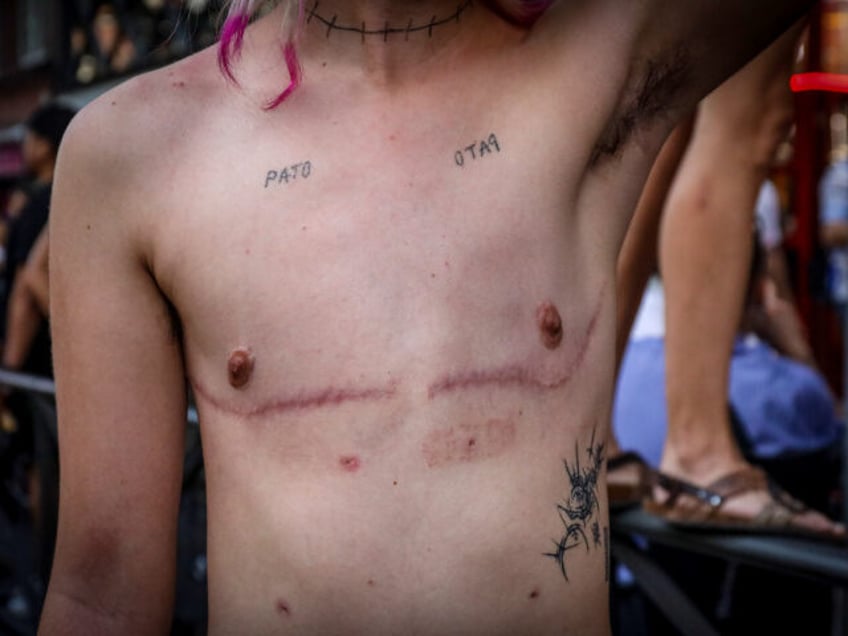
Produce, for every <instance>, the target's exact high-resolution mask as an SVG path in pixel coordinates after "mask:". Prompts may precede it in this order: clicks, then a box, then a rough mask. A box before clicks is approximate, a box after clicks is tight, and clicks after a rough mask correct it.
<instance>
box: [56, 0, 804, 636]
mask: <svg viewBox="0 0 848 636" xmlns="http://www.w3.org/2000/svg"><path fill="white" fill-rule="evenodd" d="M734 3H735V0H733V1H732V2H731V0H728V1H727V2H715V0H711V1H710V2H707V1H706V0H704V1H700V0H699V1H697V2H692V3H691V6H690V5H689V4H687V3H680V2H679V0H669V2H662V1H659V0H657V1H654V2H648V1H645V2H626V3H625V2H620V0H606V1H603V0H602V1H598V2H591V3H590V2H577V3H562V5H556V6H555V7H554V8H553V9H551V10H550V11H549V13H548V14H547V15H546V16H544V17H543V18H542V20H541V21H540V22H539V23H538V24H537V25H536V27H534V28H533V29H532V30H531V31H525V30H522V29H519V28H516V27H514V26H510V25H509V24H508V23H506V22H504V21H503V20H502V19H501V18H499V17H497V16H496V15H495V14H494V13H492V12H490V11H489V10H487V9H485V8H484V7H483V6H482V5H479V4H478V5H476V6H473V7H469V8H468V10H467V11H465V12H464V13H463V15H462V17H461V20H460V21H459V22H457V23H451V24H448V25H444V26H443V27H439V29H442V30H441V31H439V30H434V33H433V35H432V38H428V37H426V36H424V42H425V43H426V45H425V44H422V43H420V42H419V43H416V42H415V38H414V35H415V34H412V35H410V37H409V41H406V42H394V43H393V42H383V41H382V36H379V38H380V39H379V41H377V42H374V41H371V40H369V41H366V42H364V43H363V42H361V41H360V36H359V35H358V34H356V35H354V34H351V33H346V32H338V33H333V34H332V35H331V37H326V34H325V31H326V27H325V26H323V25H322V24H321V23H320V22H319V21H317V20H315V21H312V22H310V24H308V25H306V29H305V31H304V35H303V38H302V40H301V42H300V51H301V56H302V61H303V66H304V71H305V80H304V84H303V86H302V87H301V88H300V89H299V90H298V91H297V92H296V93H295V94H294V96H293V97H292V98H291V99H290V100H289V101H287V102H285V103H284V104H283V105H282V106H280V107H279V108H277V109H274V110H271V111H265V110H263V109H262V108H261V106H262V103H263V102H264V101H265V100H267V99H269V98H270V97H273V96H274V94H276V93H277V92H279V90H280V89H281V88H282V87H283V86H284V85H285V82H286V75H285V71H284V69H285V67H284V65H283V63H282V59H281V56H280V52H279V45H278V42H277V38H278V24H279V17H276V19H275V15H274V14H272V15H270V16H268V17H267V18H264V19H262V20H260V21H258V22H257V23H256V24H255V25H254V26H252V27H251V28H250V29H249V30H248V35H247V38H246V44H245V50H244V53H243V56H242V59H241V61H240V62H239V63H238V64H237V65H236V67H235V70H236V76H237V78H238V80H239V83H240V86H238V87H237V86H234V85H232V84H228V83H227V82H226V81H225V80H224V79H223V77H222V76H221V74H220V73H219V71H218V69H217V66H216V64H215V53H214V51H213V50H209V51H204V52H201V53H200V54H198V55H195V56H193V57H191V58H189V59H188V60H185V61H183V62H180V63H178V64H176V65H174V66H172V67H169V68H166V69H163V70H160V71H157V72H155V73H152V74H149V75H146V76H143V77H141V78H138V79H136V80H133V81H132V82H130V83H128V84H127V85H124V86H123V87H120V88H119V89H117V90H115V91H113V92H111V93H109V94H107V95H105V96H104V97H102V98H101V99H100V100H98V101H97V102H96V103H95V104H93V105H92V106H90V107H89V108H88V109H87V110H86V112H85V113H83V115H82V116H81V117H80V118H79V119H78V121H77V122H76V123H75V125H74V127H73V129H72V130H71V132H70V138H69V139H70V140H69V141H68V142H67V143H66V147H65V149H64V150H63V156H62V158H61V161H62V164H61V166H60V173H59V176H58V178H57V185H56V195H55V197H56V198H55V203H54V218H53V221H52V226H51V243H50V245H51V275H52V276H53V290H52V294H53V297H52V302H53V315H54V331H55V341H56V364H57V377H58V382H59V401H60V418H61V420H60V431H61V432H60V436H61V439H60V443H61V444H62V469H63V480H64V481H63V490H62V500H61V513H60V538H59V545H58V550H57V555H56V569H55V574H54V577H53V580H52V581H51V586H50V594H49V598H48V603H47V607H46V610H45V618H44V623H43V630H44V632H45V633H53V631H51V630H55V629H57V626H60V627H63V628H64V627H65V626H67V625H80V629H81V633H87V634H90V633H97V631H98V630H101V631H103V633H117V632H116V631H115V630H116V627H118V626H120V628H121V629H120V630H119V631H120V633H130V632H132V631H133V630H135V631H136V632H137V633H150V632H151V630H152V631H155V630H157V629H159V630H161V629H163V625H167V621H168V609H169V607H170V603H171V597H172V589H171V587H172V583H171V581H172V578H173V571H172V570H173V565H172V563H173V553H174V536H175V523H176V506H177V500H178V492H179V474H180V473H179V471H180V461H181V450H182V434H183V429H182V415H183V413H184V407H185V391H184V387H185V385H186V383H187V382H188V383H189V384H190V385H191V387H192V388H193V391H194V394H195V396H196V399H197V405H198V409H199V412H200V417H201V427H202V435H203V443H204V455H205V460H206V466H207V483H208V487H207V490H208V510H209V512H208V519H209V527H208V534H209V539H208V556H209V594H210V598H209V604H210V633H212V634H276V633H299V634H358V633H361V634H366V633H368V634H549V633H550V634H561V633H575V634H592V633H597V634H604V633H607V632H608V620H607V601H606V597H607V579H608V574H609V573H608V569H607V568H608V566H607V565H606V563H607V558H608V548H609V546H608V526H609V522H608V518H607V513H606V510H605V499H606V497H605V489H604V484H603V471H602V469H603V457H604V451H603V439H602V437H603V435H602V430H603V421H604V419H605V418H606V417H607V416H608V410H609V404H610V398H611V390H612V368H613V345H614V333H613V328H614V298H613V290H614V269H615V259H616V254H617V250H618V246H619V244H620V241H621V239H622V237H623V234H624V231H625V228H626V224H627V222H628V220H629V215H630V212H631V210H632V207H633V205H634V203H635V200H636V198H637V196H638V194H639V191H640V188H641V185H642V183H643V181H644V179H645V177H646V174H647V171H648V169H649V168H650V164H651V161H652V159H653V157H654V156H655V154H656V152H657V150H658V148H659V146H660V144H661V142H662V140H663V139H664V137H665V135H666V134H667V132H668V131H669V129H670V127H671V125H672V124H673V123H674V120H675V118H676V116H677V115H679V114H680V113H681V112H682V111H683V110H684V109H686V108H688V107H691V106H692V105H694V104H695V103H696V101H697V99H698V98H699V97H701V96H702V94H703V93H705V92H706V91H707V90H708V89H709V88H711V87H712V86H713V85H714V84H716V83H717V82H718V81H719V80H720V79H721V78H722V77H723V76H724V75H726V74H727V73H729V72H730V71H731V70H732V69H733V68H735V67H736V66H738V65H740V64H741V63H742V62H743V61H744V59H745V58H746V57H747V56H749V55H751V54H752V53H753V52H754V50H755V49H756V48H757V44H755V43H751V44H746V45H744V46H743V45H731V46H728V47H726V48H725V50H722V52H721V54H720V55H716V59H714V60H712V61H711V62H709V63H708V62H706V57H705V55H706V54H705V53H704V51H706V50H707V47H708V46H711V45H713V44H715V43H717V42H718V36H717V35H715V33H717V32H718V31H719V30H720V29H726V28H727V24H730V25H735V26H734V32H733V33H732V36H733V37H736V38H739V37H742V36H743V35H744V36H750V37H751V38H753V39H754V40H756V41H758V42H760V43H764V42H765V41H766V40H767V38H768V37H770V36H774V35H776V34H777V32H776V31H775V32H774V33H766V32H765V31H764V30H763V31H762V32H756V33H754V31H755V29H754V27H753V26H750V25H749V24H748V23H750V21H751V20H750V16H749V11H750V10H749V9H745V10H740V9H736V11H737V13H739V14H740V16H735V18H740V17H741V14H745V16H744V17H745V19H746V20H747V22H746V23H745V24H746V25H747V26H744V27H743V25H742V22H739V23H738V24H736V23H735V22H734V19H735V18H734V16H730V17H728V18H726V22H727V24H725V23H724V22H719V20H717V19H714V20H712V21H711V22H710V21H709V20H706V21H705V20H704V16H706V15H708V10H715V11H717V10H718V7H717V5H722V7H721V10H722V11H723V12H725V13H727V12H728V11H729V10H731V9H730V6H731V5H732V4H734ZM334 4H335V3H333V2H330V1H329V0H328V1H327V2H322V3H321V5H325V6H326V11H327V13H326V14H325V15H327V16H331V15H333V14H334V13H338V16H339V18H338V20H339V22H341V21H342V18H343V17H344V16H346V15H348V14H350V16H351V17H350V20H351V23H356V22H354V20H355V19H356V17H357V16H356V15H354V13H353V12H354V9H351V8H348V9H342V8H340V9H339V10H338V12H334V11H333V10H332V8H331V5H334ZM368 4H369V3H365V2H360V3H353V2H351V3H348V4H347V5H344V4H340V6H347V7H354V6H355V7H358V8H359V10H363V9H362V7H367V5H368ZM372 4H379V3H372ZM389 4H391V3H389ZM397 4H398V5H401V4H402V5H403V6H404V7H405V11H406V13H404V15H413V14H414V17H416V18H417V17H418V16H419V15H423V14H427V15H428V16H429V15H430V14H434V13H435V14H438V15H441V14H442V13H444V14H445V15H449V14H451V13H453V12H454V11H456V10H457V2H456V0H454V1H453V2H432V3H420V4H421V5H424V4H427V5H428V6H427V8H426V9H420V8H419V7H418V6H416V5H414V3H397ZM680 4H687V9H686V13H687V15H685V16H684V15H683V13H684V11H682V10H681V9H680V8H679V5H680ZM753 4H757V3H753ZM762 4H764V5H765V4H766V3H762ZM768 4H769V6H770V7H772V9H771V11H772V12H773V13H774V14H775V16H776V15H777V14H778V13H782V14H784V15H782V16H781V17H780V19H779V20H778V19H777V18H776V17H775V18H774V21H775V22H779V23H780V25H788V24H789V23H790V22H791V19H792V18H793V17H794V15H795V14H797V9H798V7H796V10H795V12H794V13H793V11H791V10H790V8H789V5H790V4H793V3H790V2H783V3H774V2H771V3H768ZM775 4H780V5H781V7H780V9H775V8H773V7H774V5H775ZM794 4H799V3H794ZM430 5H432V6H430ZM410 7H413V8H410ZM657 11H663V12H665V20H666V21H667V22H666V24H665V25H664V26H663V25H657V26H656V27H655V28H654V27H650V26H649V25H650V24H651V23H652V22H651V15H653V13H654V12H657ZM439 12H441V13H439ZM390 13H391V12H390ZM688 14H692V15H688ZM392 17H394V15H393V16H392ZM699 17H700V19H701V20H702V22H705V23H706V24H707V26H708V27H709V28H706V27H705V28H704V30H705V32H706V33H705V34H703V35H702V36H701V37H700V39H698V38H694V39H693V35H692V34H694V33H701V30H700V29H696V27H695V24H696V21H697V19H698V18H699ZM397 19H398V20H399V21H400V20H402V18H399V17H398V18H397ZM404 21H405V19H404ZM780 25H778V27H775V26H774V25H772V29H775V28H779V26H780ZM710 29H712V31H713V33H712V35H711V34H710ZM654 31H656V33H655V32H654ZM746 31H751V33H747V32H746ZM730 35H731V34H728V36H730ZM368 37H369V38H373V36H368ZM690 45H691V46H690ZM404 46H406V47H408V48H404ZM698 47H700V50H701V52H700V53H698V50H699V48H698ZM407 51H410V52H407Z"/></svg>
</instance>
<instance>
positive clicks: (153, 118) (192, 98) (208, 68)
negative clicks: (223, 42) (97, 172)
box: [60, 49, 228, 170]
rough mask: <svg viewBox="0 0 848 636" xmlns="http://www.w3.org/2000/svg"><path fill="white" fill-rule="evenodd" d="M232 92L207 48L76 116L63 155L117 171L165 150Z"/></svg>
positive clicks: (141, 78)
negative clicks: (201, 112) (199, 114)
mask: <svg viewBox="0 0 848 636" xmlns="http://www.w3.org/2000/svg"><path fill="white" fill-rule="evenodd" d="M226 92H228V86H227V83H226V81H225V80H224V79H223V77H221V76H220V75H219V74H218V73H217V65H216V64H215V56H214V50H212V49H206V50H204V51H201V52H200V53H197V54H195V55H193V56H191V57H188V58H186V59H184V60H181V61H180V62H177V63H175V64H172V65H169V66H166V67H163V68H161V69H158V70H155V71H152V72H149V73H145V74H142V75H139V76H136V77H134V78H132V79H130V80H128V81H126V82H124V83H123V84H120V85H119V86H117V87H116V88H114V89H112V90H110V91H107V92H106V93H104V94H103V95H101V96H100V97H98V98H97V99H95V100H94V101H93V102H91V103H90V104H88V105H87V106H86V107H85V108H83V109H82V110H81V111H80V113H79V114H78V115H77V116H76V117H75V118H74V120H73V122H72V123H71V126H70V127H69V129H68V133H67V136H66V138H65V140H64V142H63V144H62V148H61V153H60V158H61V154H65V155H67V154H69V153H73V154H74V155H75V156H76V155H78V154H82V155H83V157H84V158H88V159H91V160H96V159H97V158H99V159H100V160H101V161H100V163H101V164H102V166H103V167H108V166H113V167H114V168H115V169H116V170H117V169H121V168H125V167H126V164H127V163H130V162H136V161H139V160H142V161H143V160H145V159H146V158H148V156H152V155H155V154H157V153H161V152H162V151H163V150H167V147H168V145H169V144H173V143H174V142H175V141H176V140H177V139H178V138H179V136H180V134H179V133H180V132H183V133H184V132H186V130H187V128H190V127H191V125H192V122H193V121H196V120H197V112H198V110H200V109H205V108H209V107H210V105H214V104H217V103H220V98H221V96H222V94H224V93H226Z"/></svg>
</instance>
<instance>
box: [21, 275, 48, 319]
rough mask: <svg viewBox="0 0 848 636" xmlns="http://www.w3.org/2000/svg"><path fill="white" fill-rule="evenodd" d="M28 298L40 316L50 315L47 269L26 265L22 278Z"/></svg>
mask: <svg viewBox="0 0 848 636" xmlns="http://www.w3.org/2000/svg"><path fill="white" fill-rule="evenodd" d="M23 282H24V285H25V286H26V289H27V292H28V293H29V296H30V298H31V299H32V301H33V302H34V303H35V305H36V306H37V307H38V311H39V312H40V313H41V315H42V316H45V317H49V316H50V281H49V278H48V274H47V270H46V269H44V268H40V267H37V266H30V265H27V268H26V275H25V277H24V279H23Z"/></svg>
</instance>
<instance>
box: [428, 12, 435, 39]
mask: <svg viewBox="0 0 848 636" xmlns="http://www.w3.org/2000/svg"><path fill="white" fill-rule="evenodd" d="M434 24H436V16H433V17H432V18H430V27H429V28H428V29H427V37H433V25H434Z"/></svg>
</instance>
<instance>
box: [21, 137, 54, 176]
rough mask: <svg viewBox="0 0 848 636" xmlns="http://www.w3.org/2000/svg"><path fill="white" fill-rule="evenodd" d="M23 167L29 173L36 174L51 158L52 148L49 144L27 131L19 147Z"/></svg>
mask: <svg viewBox="0 0 848 636" xmlns="http://www.w3.org/2000/svg"><path fill="white" fill-rule="evenodd" d="M21 151H22V154H23V159H24V165H25V166H26V168H27V170H29V171H30V172H37V171H38V170H39V169H40V168H41V167H42V166H44V164H45V163H47V162H49V161H50V160H52V158H53V148H52V146H51V145H50V142H49V141H47V140H46V139H44V138H43V137H40V136H39V135H37V134H35V133H34V132H32V131H31V130H27V131H26V133H25V134H24V142H23V146H22V147H21Z"/></svg>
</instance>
